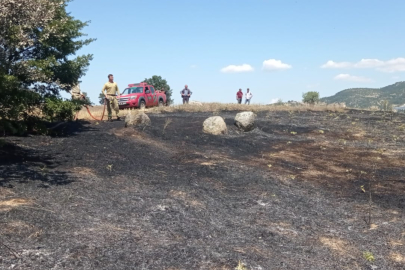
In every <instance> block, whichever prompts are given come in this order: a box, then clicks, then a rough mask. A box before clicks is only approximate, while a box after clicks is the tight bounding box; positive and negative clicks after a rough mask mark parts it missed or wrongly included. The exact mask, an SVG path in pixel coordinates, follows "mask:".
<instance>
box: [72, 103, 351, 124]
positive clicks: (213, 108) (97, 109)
mask: <svg viewBox="0 0 405 270" xmlns="http://www.w3.org/2000/svg"><path fill="white" fill-rule="evenodd" d="M103 108H104V106H102V105H100V106H94V107H90V112H91V114H93V116H94V117H96V118H101V116H102V114H103ZM344 110H345V107H343V106H340V105H335V104H331V105H326V104H320V105H313V106H312V105H306V104H302V105H299V106H288V105H244V104H234V103H202V106H200V105H195V104H186V105H175V106H168V107H153V108H149V109H145V112H147V113H164V112H212V113H214V114H215V113H219V112H221V111H253V112H266V111H334V112H343V111H344ZM128 112H130V110H121V112H120V115H121V116H125V115H127V114H128ZM77 118H78V119H81V120H93V119H92V118H91V117H90V115H89V114H88V112H87V110H86V109H85V108H83V109H82V110H81V111H80V112H79V113H78V115H77ZM104 119H107V111H106V112H105V114H104Z"/></svg>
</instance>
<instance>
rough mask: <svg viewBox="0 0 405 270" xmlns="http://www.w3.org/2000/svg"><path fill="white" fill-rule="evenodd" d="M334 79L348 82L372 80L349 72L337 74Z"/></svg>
mask: <svg viewBox="0 0 405 270" xmlns="http://www.w3.org/2000/svg"><path fill="white" fill-rule="evenodd" d="M334 80H338V81H349V82H363V83H364V82H372V81H373V80H372V79H370V78H367V77H360V76H354V75H350V74H339V75H336V76H335V78H334Z"/></svg>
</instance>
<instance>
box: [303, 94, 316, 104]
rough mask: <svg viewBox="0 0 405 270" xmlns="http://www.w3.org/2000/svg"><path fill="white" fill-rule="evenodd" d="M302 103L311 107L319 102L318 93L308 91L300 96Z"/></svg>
mask: <svg viewBox="0 0 405 270" xmlns="http://www.w3.org/2000/svg"><path fill="white" fill-rule="evenodd" d="M302 102H304V103H309V104H311V105H313V104H315V103H317V102H319V92H315V91H309V92H306V93H303V94H302Z"/></svg>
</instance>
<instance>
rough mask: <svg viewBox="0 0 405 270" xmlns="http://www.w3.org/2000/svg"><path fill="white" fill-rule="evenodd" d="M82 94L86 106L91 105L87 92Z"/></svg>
mask: <svg viewBox="0 0 405 270" xmlns="http://www.w3.org/2000/svg"><path fill="white" fill-rule="evenodd" d="M82 94H83V96H84V98H85V99H86V100H85V103H86V104H88V105H92V104H93V102H91V100H90V97H89V96H88V95H87V92H82Z"/></svg>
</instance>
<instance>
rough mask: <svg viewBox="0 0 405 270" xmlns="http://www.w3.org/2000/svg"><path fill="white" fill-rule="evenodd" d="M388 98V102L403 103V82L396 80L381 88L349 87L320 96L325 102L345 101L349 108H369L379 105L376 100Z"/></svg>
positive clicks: (404, 94) (404, 100) (404, 97)
mask: <svg viewBox="0 0 405 270" xmlns="http://www.w3.org/2000/svg"><path fill="white" fill-rule="evenodd" d="M381 100H388V102H389V103H390V104H393V105H394V106H395V105H402V104H404V103H405V82H397V83H395V84H392V85H388V86H386V87H383V88H350V89H346V90H343V91H340V92H338V93H336V94H335V95H333V96H330V97H324V98H321V101H322V102H326V103H341V102H344V103H346V106H347V107H351V108H362V109H365V108H370V107H372V106H379V105H378V102H380V101H381Z"/></svg>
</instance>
